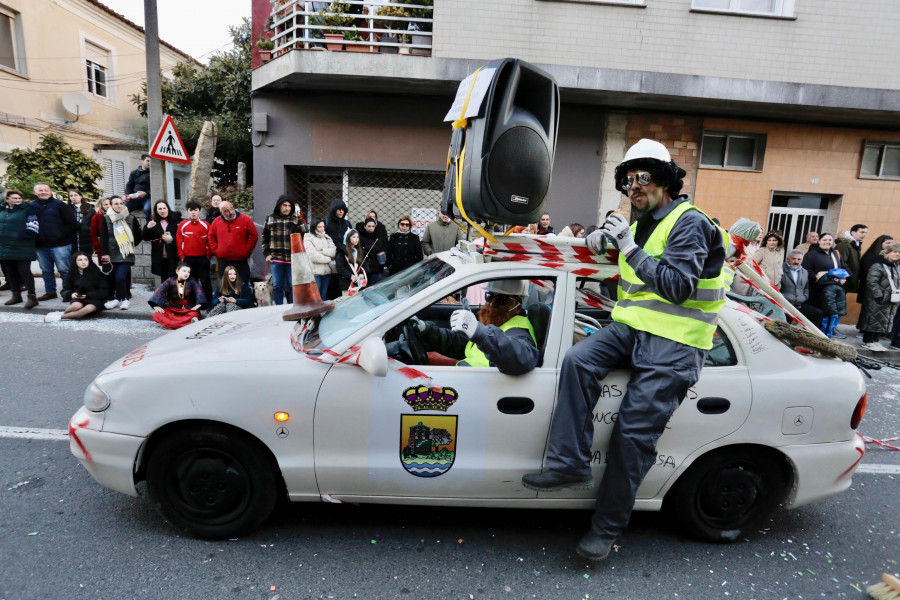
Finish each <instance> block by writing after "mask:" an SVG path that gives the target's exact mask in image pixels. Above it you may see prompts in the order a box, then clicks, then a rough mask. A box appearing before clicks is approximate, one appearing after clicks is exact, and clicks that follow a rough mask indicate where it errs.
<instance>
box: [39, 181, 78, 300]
mask: <svg viewBox="0 0 900 600" xmlns="http://www.w3.org/2000/svg"><path fill="white" fill-rule="evenodd" d="M34 195H35V212H36V213H37V219H38V223H39V224H40V233H38V236H37V240H35V250H37V259H38V264H39V265H40V267H41V277H42V278H43V280H44V294H43V295H42V296H38V300H39V301H40V302H44V301H45V300H53V299H54V298H56V276H55V275H54V274H53V266H54V265H56V270H57V271H59V277H60V279H61V280H63V281H65V279H66V275H67V274H68V272H69V261H70V259H71V254H72V245H71V243H70V241H71V237H72V234H73V233H75V228H76V227H78V222H77V221H76V220H75V213H74V212H72V208H71V207H70V206H69V205H67V204H65V203H64V202H62V201H61V200H58V199H56V198H54V197H53V191H52V190H51V189H50V186H49V185H47V184H46V183H43V182H42V183H37V184H35V186H34Z"/></svg>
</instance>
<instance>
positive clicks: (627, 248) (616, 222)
mask: <svg viewBox="0 0 900 600" xmlns="http://www.w3.org/2000/svg"><path fill="white" fill-rule="evenodd" d="M600 231H602V232H603V233H605V234H606V236H607V237H608V238H609V239H610V241H611V242H612V243H613V244H615V246H616V248H618V249H619V252H621V253H622V254H624V255H625V256H628V255H629V254H630V253H631V251H632V250H634V249H635V248H637V244H635V243H634V236H632V235H631V227H630V226H629V225H628V221H627V220H626V219H625V217H623V216H622V215H620V214H617V213H613V214H611V215H609V217H608V218H607V219H606V222H605V223H604V224H603V226H602V227H600Z"/></svg>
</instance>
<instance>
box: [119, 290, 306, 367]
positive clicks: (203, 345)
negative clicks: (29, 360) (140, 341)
mask: <svg viewBox="0 0 900 600" xmlns="http://www.w3.org/2000/svg"><path fill="white" fill-rule="evenodd" d="M284 309H285V307H283V306H271V307H265V308H253V309H245V310H239V311H234V312H231V313H227V314H225V315H221V316H219V317H214V318H212V319H205V320H203V321H200V322H198V323H194V324H192V325H189V326H187V327H183V328H181V329H178V330H175V331H173V332H171V333H168V334H166V335H163V336H161V337H159V338H157V339H155V340H153V341H151V342H148V343H147V344H145V345H143V346H141V347H140V348H136V349H134V350H132V351H131V352H129V353H128V354H126V355H125V356H123V357H122V358H120V359H119V360H117V361H116V362H114V363H112V364H111V365H109V366H108V367H107V368H106V369H104V371H103V374H107V373H112V372H115V371H121V370H123V369H128V370H134V369H135V368H141V367H149V366H150V365H160V364H163V363H165V364H190V365H191V366H192V368H195V367H196V365H198V364H201V363H221V362H242V363H245V362H254V361H271V360H292V359H296V358H297V357H298V356H299V355H298V354H297V352H296V351H295V350H294V349H293V348H292V347H291V331H292V330H293V328H294V323H292V322H286V321H284V319H282V315H283V314H284Z"/></svg>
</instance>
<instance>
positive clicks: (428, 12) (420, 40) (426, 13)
mask: <svg viewBox="0 0 900 600" xmlns="http://www.w3.org/2000/svg"><path fill="white" fill-rule="evenodd" d="M397 3H398V4H407V5H412V6H416V8H405V7H404V8H402V9H400V10H403V11H405V12H406V13H407V15H408V16H409V17H410V18H413V19H434V8H420V7H434V0H397ZM431 28H432V21H431V20H429V21H427V22H418V21H413V22H411V23H410V24H409V31H410V35H411V36H412V43H413V45H414V46H428V48H413V49H412V53H413V54H414V55H418V56H431V36H430V35H421V34H417V33H416V32H417V31H423V32H429V33H430V32H431Z"/></svg>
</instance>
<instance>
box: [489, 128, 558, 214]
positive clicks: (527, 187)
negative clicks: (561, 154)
mask: <svg viewBox="0 0 900 600" xmlns="http://www.w3.org/2000/svg"><path fill="white" fill-rule="evenodd" d="M550 171H551V165H550V154H549V152H548V151H547V142H546V141H544V138H543V137H541V135H540V134H538V133H537V132H536V131H534V130H533V129H531V128H529V127H522V126H518V127H512V128H510V129H508V130H507V131H504V132H503V133H502V134H501V135H500V137H499V138H497V141H496V142H494V145H493V147H492V148H491V154H490V156H489V157H488V168H487V176H488V181H487V184H488V188H489V189H490V190H491V193H492V194H493V196H494V199H495V200H496V201H497V202H498V203H500V205H501V206H503V207H504V208H505V209H507V210H509V211H510V212H514V213H517V214H524V213H528V212H531V211H532V210H534V209H535V207H537V206H538V204H540V203H541V202H542V201H543V199H544V197H545V196H546V195H547V189H548V187H549V186H550ZM514 198H515V199H514Z"/></svg>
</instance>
